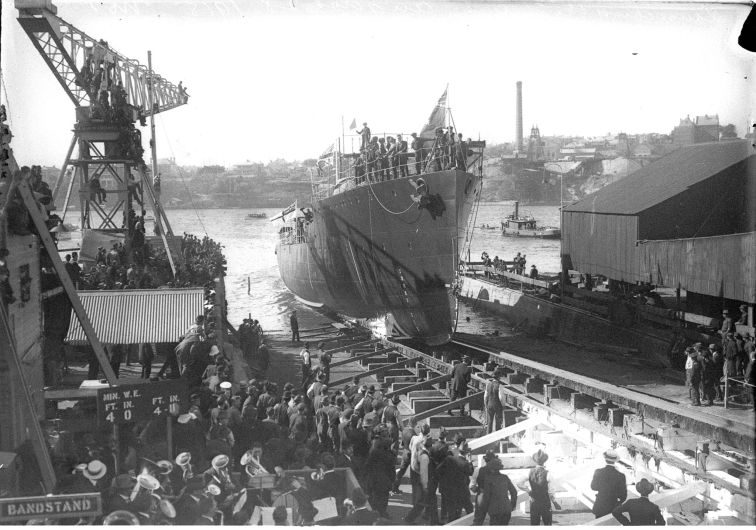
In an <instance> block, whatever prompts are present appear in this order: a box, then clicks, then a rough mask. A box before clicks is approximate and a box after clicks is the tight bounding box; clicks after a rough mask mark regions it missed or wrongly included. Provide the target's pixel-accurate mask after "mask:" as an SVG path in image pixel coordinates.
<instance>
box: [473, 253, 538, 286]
mask: <svg viewBox="0 0 756 530" xmlns="http://www.w3.org/2000/svg"><path fill="white" fill-rule="evenodd" d="M527 258H528V257H527V255H526V254H522V253H520V252H518V253H517V255H516V256H515V257H514V258H512V261H511V262H509V263H507V262H506V261H504V260H502V259H500V258H499V256H494V258H493V259H491V256H489V254H488V252H486V251H483V253H482V254H481V255H480V261H481V262H482V263H483V266H484V267H493V269H494V270H495V271H506V272H513V273H515V274H519V275H521V276H522V275H525V264H526V263H527V262H528V259H527ZM508 265H511V266H508ZM486 276H487V277H489V276H490V273H489V272H488V271H486ZM527 276H528V277H529V278H532V279H534V280H537V279H538V269H537V268H536V266H535V265H531V266H530V271H528V273H527Z"/></svg>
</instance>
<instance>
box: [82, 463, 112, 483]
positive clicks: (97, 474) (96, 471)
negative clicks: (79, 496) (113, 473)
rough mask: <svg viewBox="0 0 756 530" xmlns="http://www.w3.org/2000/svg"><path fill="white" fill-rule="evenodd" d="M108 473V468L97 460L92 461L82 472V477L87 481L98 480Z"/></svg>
mask: <svg viewBox="0 0 756 530" xmlns="http://www.w3.org/2000/svg"><path fill="white" fill-rule="evenodd" d="M107 472H108V466H106V465H105V464H103V463H102V462H101V461H99V460H92V461H91V462H90V463H89V464H87V468H86V469H85V470H84V476H85V477H87V478H88V479H89V480H100V479H101V478H102V477H104V476H105V473H107Z"/></svg>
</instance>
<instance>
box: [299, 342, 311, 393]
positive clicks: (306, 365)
mask: <svg viewBox="0 0 756 530" xmlns="http://www.w3.org/2000/svg"><path fill="white" fill-rule="evenodd" d="M299 360H300V361H301V363H302V390H303V391H305V392H306V391H307V385H308V384H309V381H310V374H311V373H312V356H311V355H310V343H309V342H305V343H304V348H302V351H300V352H299Z"/></svg>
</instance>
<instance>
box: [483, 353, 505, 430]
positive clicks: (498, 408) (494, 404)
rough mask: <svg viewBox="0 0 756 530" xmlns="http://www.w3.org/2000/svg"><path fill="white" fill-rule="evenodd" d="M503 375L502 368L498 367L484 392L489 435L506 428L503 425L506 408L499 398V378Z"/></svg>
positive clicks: (487, 382)
mask: <svg viewBox="0 0 756 530" xmlns="http://www.w3.org/2000/svg"><path fill="white" fill-rule="evenodd" d="M502 375H503V370H502V368H501V367H500V366H497V367H496V369H495V370H494V374H493V377H492V378H491V379H489V380H488V381H486V388H485V391H484V392H483V404H484V405H485V407H486V432H488V434H491V433H492V432H494V431H498V430H499V429H502V428H503V427H504V426H503V425H502V414H503V410H504V406H503V405H502V404H501V399H500V398H499V378H500V377H501V376H502Z"/></svg>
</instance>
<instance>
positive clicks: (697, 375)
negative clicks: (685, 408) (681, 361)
mask: <svg viewBox="0 0 756 530" xmlns="http://www.w3.org/2000/svg"><path fill="white" fill-rule="evenodd" d="M685 353H686V354H687V355H688V358H687V360H686V361H685V384H686V385H687V387H688V395H689V397H690V402H691V404H692V405H693V406H694V407H700V406H701V392H700V385H701V375H702V368H701V362H700V361H699V360H698V353H697V352H696V350H695V348H693V347H691V346H688V347H687V348H686V349H685Z"/></svg>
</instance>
